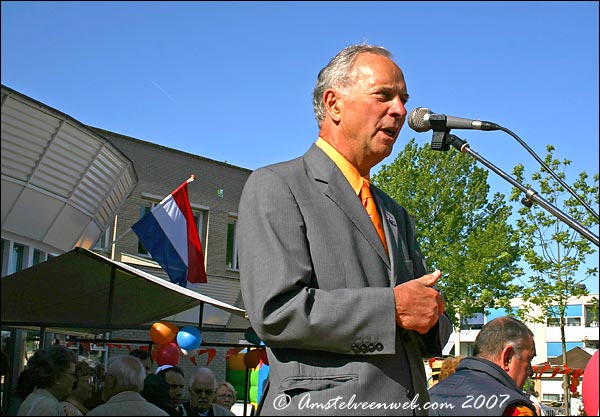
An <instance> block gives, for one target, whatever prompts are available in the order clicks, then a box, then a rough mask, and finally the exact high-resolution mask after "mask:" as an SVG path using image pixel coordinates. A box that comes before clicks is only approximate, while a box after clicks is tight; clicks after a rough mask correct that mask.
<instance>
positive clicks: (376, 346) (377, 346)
mask: <svg viewBox="0 0 600 417" xmlns="http://www.w3.org/2000/svg"><path fill="white" fill-rule="evenodd" d="M375 349H377V352H381V351H382V350H383V345H382V344H381V343H377V344H376V345H375Z"/></svg>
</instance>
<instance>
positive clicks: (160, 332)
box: [150, 321, 179, 345]
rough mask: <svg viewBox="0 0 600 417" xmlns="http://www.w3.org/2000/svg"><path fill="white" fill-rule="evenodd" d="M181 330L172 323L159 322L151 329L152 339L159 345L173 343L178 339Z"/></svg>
mask: <svg viewBox="0 0 600 417" xmlns="http://www.w3.org/2000/svg"><path fill="white" fill-rule="evenodd" d="M178 332H179V328H178V327H177V326H175V325H174V324H172V323H168V322H165V321H157V322H156V323H154V324H153V325H152V327H150V339H152V341H153V342H154V343H156V344H158V345H164V344H165V343H171V342H172V341H173V340H175V337H177V333H178Z"/></svg>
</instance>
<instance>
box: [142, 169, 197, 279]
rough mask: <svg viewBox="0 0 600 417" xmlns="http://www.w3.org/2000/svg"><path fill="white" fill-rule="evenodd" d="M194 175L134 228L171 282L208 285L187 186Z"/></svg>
mask: <svg viewBox="0 0 600 417" xmlns="http://www.w3.org/2000/svg"><path fill="white" fill-rule="evenodd" d="M194 178H195V176H194V175H192V176H191V177H190V179H189V180H187V181H185V182H184V183H183V184H181V185H180V186H179V187H177V189H176V190H175V191H173V192H172V193H171V194H169V195H168V196H167V197H165V198H164V199H163V200H162V201H161V202H160V203H159V204H157V205H156V206H155V207H154V208H153V209H152V211H150V213H148V214H147V215H145V216H144V217H142V218H141V219H140V220H139V221H138V222H137V223H135V224H134V225H133V226H131V228H132V229H133V231H134V232H135V234H136V235H137V236H138V238H139V239H140V242H142V244H143V245H144V246H145V247H146V249H147V250H148V252H150V255H152V258H153V259H154V260H155V261H156V262H158V263H159V265H160V266H161V267H162V268H163V269H164V270H165V271H166V272H167V274H168V275H169V278H170V279H171V282H174V283H176V284H179V285H181V286H182V287H186V286H187V282H188V281H189V282H191V283H206V282H207V279H206V271H205V269H204V255H203V253H202V246H201V245H200V238H199V236H198V228H197V227H196V222H195V221H194V216H193V214H192V208H191V207H190V200H189V197H188V190H187V185H188V182H191V181H193V180H194Z"/></svg>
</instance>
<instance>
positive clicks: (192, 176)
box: [110, 174, 196, 251]
mask: <svg viewBox="0 0 600 417" xmlns="http://www.w3.org/2000/svg"><path fill="white" fill-rule="evenodd" d="M195 179H196V174H190V177H189V178H188V179H187V180H185V182H186V183H187V184H189V183H190V182H192V181H194V180H195ZM114 230H115V233H114V234H116V233H117V228H116V226H115V229H114ZM132 231H133V229H132V228H131V227H129V228H128V229H127V230H125V231H124V232H123V233H122V234H121V235H120V236H119V237H118V238H116V239H115V237H114V234H113V239H114V240H113V241H112V242H111V243H110V244H111V246H112V247H113V251H114V247H115V244H116V243H117V242H118V241H119V240H121V239H123V238H124V237H125V236H126V235H127V234H128V233H129V232H132Z"/></svg>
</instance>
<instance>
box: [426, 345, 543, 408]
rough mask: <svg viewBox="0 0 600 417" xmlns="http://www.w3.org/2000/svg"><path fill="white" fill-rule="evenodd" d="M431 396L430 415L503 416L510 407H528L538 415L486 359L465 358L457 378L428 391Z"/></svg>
mask: <svg viewBox="0 0 600 417" xmlns="http://www.w3.org/2000/svg"><path fill="white" fill-rule="evenodd" d="M429 397H430V401H431V404H430V405H431V407H430V409H429V415H430V416H501V415H503V413H504V411H505V410H506V409H507V408H508V407H509V406H525V407H527V408H530V409H531V410H532V411H533V415H536V413H535V408H534V406H533V404H532V403H531V401H529V398H527V395H526V394H525V393H524V392H523V391H522V390H521V389H519V387H518V386H517V384H515V381H513V379H512V378H511V377H510V376H509V375H508V374H507V373H506V372H505V371H504V370H503V369H502V368H500V367H499V366H498V365H496V364H495V363H493V362H491V361H488V360H487V359H483V358H477V357H468V358H464V359H463V360H462V361H460V363H459V364H458V366H457V367H456V373H455V374H454V375H451V376H449V377H448V378H446V379H444V380H442V381H440V382H439V383H437V384H436V385H434V386H433V387H432V388H431V389H430V390H429ZM450 405H451V406H453V408H452V409H450V408H449V407H450Z"/></svg>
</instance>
